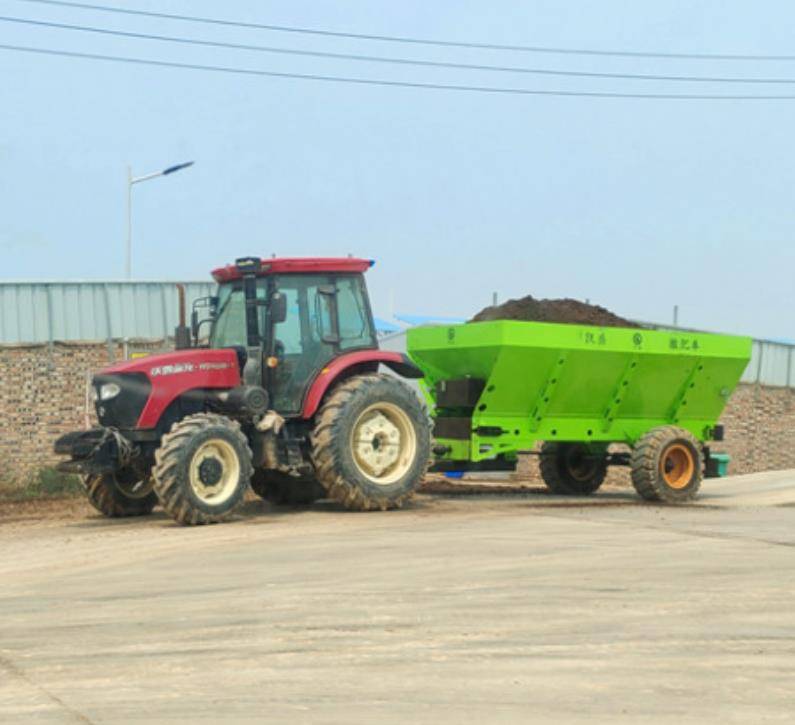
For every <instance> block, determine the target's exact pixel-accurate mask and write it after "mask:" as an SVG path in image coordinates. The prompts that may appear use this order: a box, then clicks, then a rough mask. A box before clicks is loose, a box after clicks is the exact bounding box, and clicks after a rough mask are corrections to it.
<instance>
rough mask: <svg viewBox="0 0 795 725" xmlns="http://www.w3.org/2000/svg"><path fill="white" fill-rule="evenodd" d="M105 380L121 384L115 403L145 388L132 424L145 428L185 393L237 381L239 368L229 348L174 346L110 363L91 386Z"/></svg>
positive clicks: (232, 386) (150, 425)
mask: <svg viewBox="0 0 795 725" xmlns="http://www.w3.org/2000/svg"><path fill="white" fill-rule="evenodd" d="M117 376H118V377H117ZM114 378H115V380H114ZM108 381H112V382H116V383H117V384H119V385H120V386H121V388H122V390H121V394H120V395H119V404H121V402H122V401H123V400H125V399H126V397H127V395H128V394H129V395H132V396H134V395H136V394H137V395H139V396H140V395H141V391H142V390H145V395H144V398H145V403H144V401H143V400H141V403H142V408H141V409H140V410H141V412H140V417H139V418H138V421H137V424H136V425H135V427H136V428H139V429H149V428H154V427H156V426H157V424H158V421H159V420H160V417H161V415H162V414H163V412H164V411H165V410H166V408H168V406H169V405H170V404H171V403H172V402H173V401H175V400H176V399H177V398H179V397H180V396H182V395H185V394H186V393H189V392H191V391H194V390H209V389H215V390H219V389H220V390H224V389H225V390H228V389H231V388H235V387H237V386H238V385H240V368H239V366H238V358H237V353H236V352H235V351H234V350H233V349H230V348H223V349H220V350H211V349H207V348H198V349H193V350H177V351H175V352H168V353H164V354H162V355H149V356H147V357H142V358H139V359H137V360H128V361H126V362H122V363H118V364H117V365H112V366H110V367H108V368H105V369H104V370H102V371H101V372H100V373H98V374H97V375H96V376H95V378H94V383H95V386H97V385H99V384H100V383H102V382H108ZM108 407H109V406H108ZM100 418H102V416H100ZM109 424H110V423H109ZM117 427H119V426H117Z"/></svg>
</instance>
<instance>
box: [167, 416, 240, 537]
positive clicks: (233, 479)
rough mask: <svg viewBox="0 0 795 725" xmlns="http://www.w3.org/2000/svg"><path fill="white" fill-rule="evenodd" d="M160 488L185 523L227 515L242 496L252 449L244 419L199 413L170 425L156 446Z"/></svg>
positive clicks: (211, 520)
mask: <svg viewBox="0 0 795 725" xmlns="http://www.w3.org/2000/svg"><path fill="white" fill-rule="evenodd" d="M153 473H154V477H155V491H156V492H157V497H158V498H159V499H160V503H161V504H162V506H163V508H164V509H165V510H166V511H168V513H169V514H171V516H172V517H173V518H174V519H175V520H176V521H178V522H179V523H181V524H211V523H215V522H217V521H222V520H223V519H225V518H226V517H227V516H229V515H230V514H231V513H232V511H233V510H234V509H235V508H236V507H237V506H238V505H239V504H240V503H241V502H242V501H243V496H244V495H245V493H246V489H247V488H248V483H249V479H250V478H251V473H252V466H251V449H250V448H249V446H248V440H247V439H246V436H245V435H244V434H243V431H242V430H241V429H240V424H239V423H237V421H233V420H231V419H229V418H226V417H224V416H222V415H214V414H210V413H198V414H197V415H191V416H188V417H187V418H183V419H182V420H181V421H178V422H177V423H174V425H173V426H171V431H170V432H169V433H167V434H166V435H164V436H163V440H162V441H161V443H160V448H158V449H157V451H156V452H155V467H154V470H153Z"/></svg>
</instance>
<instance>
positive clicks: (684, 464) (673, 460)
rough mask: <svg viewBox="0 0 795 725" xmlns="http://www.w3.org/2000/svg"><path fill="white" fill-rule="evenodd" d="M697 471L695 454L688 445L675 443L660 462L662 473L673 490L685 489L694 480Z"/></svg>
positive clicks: (666, 450)
mask: <svg viewBox="0 0 795 725" xmlns="http://www.w3.org/2000/svg"><path fill="white" fill-rule="evenodd" d="M695 469H696V463H695V461H694V460H693V453H692V451H691V450H690V448H688V447H687V446H686V445H684V444H682V443H674V444H673V445H670V446H668V448H666V449H665V452H664V453H663V456H662V460H661V461H660V472H661V473H662V477H663V480H664V481H665V483H667V484H668V485H669V486H670V487H671V488H676V489H682V488H685V487H686V486H687V485H688V484H689V483H690V481H692V480H693V473H694V471H695Z"/></svg>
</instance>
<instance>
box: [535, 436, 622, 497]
mask: <svg viewBox="0 0 795 725" xmlns="http://www.w3.org/2000/svg"><path fill="white" fill-rule="evenodd" d="M539 468H540V470H541V478H543V479H544V483H546V485H547V488H549V490H550V491H551V492H552V493H556V494H559V495H563V496H589V495H590V494H592V493H594V492H595V491H596V490H597V489H598V488H599V486H601V485H602V483H603V482H604V480H605V476H606V475H607V450H606V449H605V448H603V447H599V446H596V445H588V444H587V443H553V442H548V443H544V445H543V446H541V456H540V458H539Z"/></svg>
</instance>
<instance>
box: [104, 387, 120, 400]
mask: <svg viewBox="0 0 795 725" xmlns="http://www.w3.org/2000/svg"><path fill="white" fill-rule="evenodd" d="M120 392H121V388H120V387H119V386H118V385H117V384H116V383H104V384H102V385H101V386H100V387H99V399H100V400H111V399H112V398H115V397H116V396H117V395H118V394H119V393H120Z"/></svg>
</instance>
